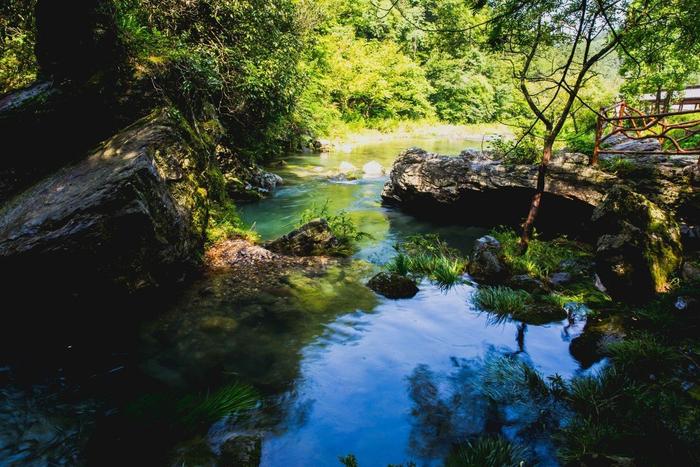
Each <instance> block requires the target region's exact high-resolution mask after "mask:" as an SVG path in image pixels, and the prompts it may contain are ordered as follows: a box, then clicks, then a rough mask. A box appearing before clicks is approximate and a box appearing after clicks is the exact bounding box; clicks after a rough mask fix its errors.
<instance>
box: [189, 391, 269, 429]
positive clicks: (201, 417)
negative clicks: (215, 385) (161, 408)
mask: <svg viewBox="0 0 700 467" xmlns="http://www.w3.org/2000/svg"><path fill="white" fill-rule="evenodd" d="M257 404H258V394H257V393H256V392H255V390H254V389H253V388H251V387H250V386H246V385H243V384H238V383H234V384H230V385H228V386H224V387H222V388H220V389H219V390H217V391H215V392H213V393H210V394H206V395H196V396H188V397H184V398H183V399H181V400H180V401H179V403H178V406H177V412H178V413H179V414H180V418H181V420H182V422H183V423H185V424H193V423H213V422H215V421H217V420H219V419H221V418H223V417H225V416H226V415H230V414H233V413H236V412H241V411H244V410H250V409H253V408H255V406H256V405H257Z"/></svg>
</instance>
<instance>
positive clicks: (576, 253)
mask: <svg viewBox="0 0 700 467" xmlns="http://www.w3.org/2000/svg"><path fill="white" fill-rule="evenodd" d="M491 235H493V236H494V237H495V238H496V239H497V240H498V241H499V242H500V243H501V245H502V247H503V256H504V258H505V261H506V262H507V263H508V264H509V265H510V267H511V268H512V270H513V272H514V273H515V274H528V275H530V276H532V277H536V278H538V279H540V280H547V278H548V277H549V276H550V274H552V273H554V272H557V271H560V270H561V264H562V262H564V261H567V260H570V261H572V262H575V261H577V260H579V261H580V260H590V258H591V256H592V255H591V252H590V251H589V249H588V248H586V247H585V246H584V245H582V244H579V243H577V242H573V241H571V240H567V239H565V238H559V239H555V240H552V241H542V240H539V239H537V237H535V238H533V239H532V240H531V241H530V244H529V246H528V249H527V250H526V251H525V253H523V252H522V249H521V247H520V236H519V235H518V234H517V233H515V231H513V230H510V229H496V230H494V231H492V232H491Z"/></svg>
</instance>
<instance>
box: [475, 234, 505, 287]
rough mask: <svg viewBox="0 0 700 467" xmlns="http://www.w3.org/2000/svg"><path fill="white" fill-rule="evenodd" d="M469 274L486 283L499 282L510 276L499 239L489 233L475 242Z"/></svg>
mask: <svg viewBox="0 0 700 467" xmlns="http://www.w3.org/2000/svg"><path fill="white" fill-rule="evenodd" d="M469 274H470V275H471V276H472V277H473V278H474V279H476V280H477V281H479V282H483V283H486V284H497V283H500V282H503V281H504V280H506V279H507V278H508V274H509V272H508V267H507V266H506V264H505V262H504V260H503V249H502V247H501V243H500V242H499V241H498V240H496V239H495V238H494V237H492V236H490V235H487V236H485V237H481V238H480V239H478V240H477V241H476V242H475V243H474V251H473V253H472V258H471V261H470V262H469Z"/></svg>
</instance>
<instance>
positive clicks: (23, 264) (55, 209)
mask: <svg viewBox="0 0 700 467" xmlns="http://www.w3.org/2000/svg"><path fill="white" fill-rule="evenodd" d="M180 125H182V123H180V122H176V121H174V120H172V119H171V118H170V117H167V116H166V115H165V113H157V114H154V115H153V116H151V117H148V118H146V119H143V120H141V121H140V122H138V123H137V124H135V125H133V126H132V127H130V128H128V129H126V130H124V131H123V132H121V133H119V134H117V135H116V136H115V137H113V138H112V139H110V140H109V141H107V142H105V143H104V144H103V145H102V147H101V148H100V149H98V150H97V151H95V152H94V153H93V154H92V155H91V156H89V157H88V158H87V159H85V160H83V161H82V162H79V163H77V164H75V165H73V166H69V167H66V168H64V169H62V170H60V171H58V172H57V173H55V174H54V175H52V176H50V177H48V178H46V179H44V180H43V181H41V182H39V183H37V184H35V185H34V186H32V187H31V188H29V189H28V190H26V191H25V192H23V193H21V194H20V195H18V196H16V197H15V198H13V199H12V200H11V201H10V202H8V203H7V204H6V205H5V206H4V207H3V208H2V209H1V210H0V271H2V273H0V274H2V276H3V277H2V279H3V283H4V284H6V285H7V284H8V283H9V284H11V283H15V284H18V285H21V286H26V285H27V284H34V290H37V291H38V290H42V289H43V288H44V287H49V285H50V286H51V288H52V289H53V290H57V291H59V292H61V293H65V294H81V293H83V292H85V293H98V291H100V290H103V289H109V290H113V289H118V290H122V291H129V292H131V291H134V290H138V289H142V288H144V287H148V286H157V285H162V284H164V283H166V282H168V281H171V280H174V279H176V278H179V277H181V275H182V273H183V270H185V269H186V268H188V267H189V266H191V265H193V264H194V263H196V261H197V260H196V258H197V257H198V255H199V252H200V251H201V248H202V245H203V238H204V229H205V227H206V218H207V202H206V198H205V195H204V193H206V191H205V189H204V187H205V181H204V180H203V179H201V178H200V175H199V174H201V173H202V172H203V167H204V165H203V164H205V162H204V160H205V159H204V160H203V157H206V155H202V154H197V153H196V152H195V151H194V150H193V149H192V147H191V146H190V145H189V144H188V141H187V139H186V138H187V137H186V136H185V135H186V133H187V132H186V131H184V130H181V127H180Z"/></svg>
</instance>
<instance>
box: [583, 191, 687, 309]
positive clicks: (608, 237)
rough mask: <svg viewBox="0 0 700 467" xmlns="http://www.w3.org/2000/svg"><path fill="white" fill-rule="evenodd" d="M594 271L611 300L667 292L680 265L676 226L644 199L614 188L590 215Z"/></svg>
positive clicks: (679, 237) (680, 251) (680, 255)
mask: <svg viewBox="0 0 700 467" xmlns="http://www.w3.org/2000/svg"><path fill="white" fill-rule="evenodd" d="M592 222H593V226H594V230H595V232H596V233H597V235H598V243H597V247H596V255H595V258H596V272H597V274H598V277H599V278H600V281H601V282H602V284H603V285H604V286H605V288H606V289H607V291H608V292H609V293H610V295H611V296H613V297H615V298H617V299H621V300H626V301H632V302H639V301H644V300H648V299H650V298H651V297H652V296H653V295H654V294H656V293H660V292H664V291H666V290H668V287H669V281H670V279H671V275H672V274H673V273H674V271H676V270H677V269H678V268H679V267H680V265H681V262H682V246H681V236H680V229H679V226H678V223H677V222H676V221H675V219H674V218H673V216H672V215H671V214H669V213H668V212H666V211H664V210H662V209H661V208H659V207H658V206H657V205H656V204H654V203H652V202H651V201H649V200H648V199H647V198H646V197H644V196H643V195H640V194H639V193H635V192H633V191H632V190H630V189H629V188H626V187H623V186H616V187H614V188H613V189H612V190H611V191H610V193H609V194H608V195H607V197H606V198H605V200H604V201H603V203H601V205H600V206H598V208H596V210H595V211H594V214H593V217H592Z"/></svg>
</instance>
